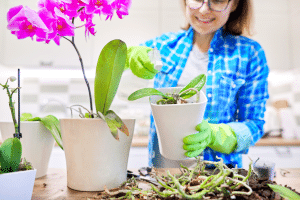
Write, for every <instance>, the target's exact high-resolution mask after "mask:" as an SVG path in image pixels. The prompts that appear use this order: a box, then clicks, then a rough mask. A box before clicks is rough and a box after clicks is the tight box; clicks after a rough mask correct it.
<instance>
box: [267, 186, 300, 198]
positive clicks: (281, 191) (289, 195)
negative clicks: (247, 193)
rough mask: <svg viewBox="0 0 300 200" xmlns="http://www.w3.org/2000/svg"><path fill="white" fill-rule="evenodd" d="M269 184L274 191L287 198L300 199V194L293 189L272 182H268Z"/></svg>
mask: <svg viewBox="0 0 300 200" xmlns="http://www.w3.org/2000/svg"><path fill="white" fill-rule="evenodd" d="M268 186H269V187H270V188H271V189H272V190H273V191H274V192H278V194H279V195H280V196H281V197H283V198H286V199H288V200H300V196H299V195H298V194H297V193H295V192H293V191H292V190H290V189H288V188H286V187H283V186H281V185H272V184H268Z"/></svg>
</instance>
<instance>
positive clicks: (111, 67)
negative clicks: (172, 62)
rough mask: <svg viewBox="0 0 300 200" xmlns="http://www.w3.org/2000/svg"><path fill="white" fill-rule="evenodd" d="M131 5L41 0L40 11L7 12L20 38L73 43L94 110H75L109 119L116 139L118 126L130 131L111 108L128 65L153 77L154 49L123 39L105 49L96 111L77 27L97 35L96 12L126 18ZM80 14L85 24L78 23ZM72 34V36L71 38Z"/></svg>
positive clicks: (110, 0)
mask: <svg viewBox="0 0 300 200" xmlns="http://www.w3.org/2000/svg"><path fill="white" fill-rule="evenodd" d="M130 6H131V0H39V1H38V9H39V10H38V11H37V12H36V11H34V10H32V9H30V8H29V7H27V6H25V7H24V6H22V5H20V6H16V7H13V8H11V9H10V10H9V11H8V13H7V20H8V26H7V27H8V29H9V30H10V31H11V33H12V34H14V35H16V36H17V38H18V39H24V38H27V37H31V39H32V40H33V38H34V37H35V38H36V41H37V42H45V43H46V44H48V43H49V42H50V41H51V40H53V41H54V42H55V43H56V44H57V45H60V39H61V38H63V39H66V40H68V41H69V42H70V43H71V44H72V45H73V47H74V48H75V50H76V52H77V55H78V57H79V61H80V64H81V69H82V73H83V77H84V80H85V83H86V85H87V89H88V93H89V101H90V110H89V109H86V108H84V107H83V106H81V105H74V106H78V107H79V108H78V110H76V109H74V106H71V107H70V108H71V114H72V109H73V110H76V111H78V112H79V113H80V115H79V116H81V117H86V118H94V117H98V118H102V119H103V120H104V121H106V122H107V124H108V126H109V128H110V130H111V133H112V135H113V136H114V137H115V138H116V139H118V138H119V137H118V131H117V130H118V129H119V130H120V131H122V132H124V133H125V134H126V135H128V131H127V127H126V125H125V124H124V123H123V121H122V120H121V119H120V117H119V116H118V115H117V114H116V113H115V112H113V111H112V110H109V107H110V105H111V103H112V101H113V99H114V96H115V94H116V91H117V88H118V86H119V82H120V79H121V76H122V73H123V71H124V70H125V69H127V68H130V69H131V71H132V72H133V73H134V74H135V75H137V76H138V77H140V78H144V79H151V78H153V77H154V76H155V74H156V73H157V72H158V70H156V69H155V68H154V64H153V61H152V60H150V58H149V57H145V55H147V54H148V53H150V52H152V51H151V50H152V49H151V48H148V47H129V48H128V49H127V46H126V44H125V43H124V42H123V41H121V40H113V41H111V42H109V43H108V44H107V45H106V46H105V47H104V48H103V49H102V51H101V53H100V56H99V59H98V63H97V69H96V77H95V91H94V93H95V95H94V96H95V102H96V112H93V103H92V96H91V90H90V86H89V82H88V80H87V78H86V76H85V71H84V65H83V60H82V58H81V55H80V53H79V51H78V49H77V47H76V45H75V41H74V34H75V33H74V30H75V29H77V28H82V27H84V28H85V36H86V37H88V36H89V35H90V34H92V35H95V34H96V31H95V29H94V26H95V24H93V21H92V20H93V17H94V15H99V16H106V20H108V19H112V17H113V15H114V13H116V14H117V16H118V17H119V18H120V19H122V18H123V16H124V15H128V10H129V8H130ZM76 18H79V20H80V21H81V22H83V24H82V25H80V26H75V25H74V23H75V19H76ZM69 36H70V37H71V39H70V38H68V37H69ZM129 55H130V56H129ZM148 55H149V54H148ZM133 57H136V58H137V57H138V59H136V60H138V62H141V63H142V64H137V62H136V61H135V59H132V58H133ZM156 57H157V56H156ZM149 63H150V64H149ZM81 108H83V109H85V110H86V111H87V113H83V112H82V111H81Z"/></svg>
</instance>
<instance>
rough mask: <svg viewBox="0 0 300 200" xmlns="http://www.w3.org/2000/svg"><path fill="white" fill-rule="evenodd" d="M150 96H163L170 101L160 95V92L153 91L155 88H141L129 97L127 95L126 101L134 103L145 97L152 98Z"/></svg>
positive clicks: (162, 94)
mask: <svg viewBox="0 0 300 200" xmlns="http://www.w3.org/2000/svg"><path fill="white" fill-rule="evenodd" d="M152 95H160V96H163V97H165V98H167V99H170V97H169V96H167V95H165V94H164V93H162V92H161V91H159V90H157V89H155V88H143V89H139V90H137V91H135V92H133V93H132V94H131V95H129V97H128V100H129V101H134V100H137V99H140V98H143V97H147V96H152Z"/></svg>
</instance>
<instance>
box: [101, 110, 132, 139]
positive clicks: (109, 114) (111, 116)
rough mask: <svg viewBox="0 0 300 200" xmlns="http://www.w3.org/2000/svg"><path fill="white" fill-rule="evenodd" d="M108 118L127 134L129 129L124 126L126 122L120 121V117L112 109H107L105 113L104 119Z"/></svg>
mask: <svg viewBox="0 0 300 200" xmlns="http://www.w3.org/2000/svg"><path fill="white" fill-rule="evenodd" d="M107 119H109V120H110V121H111V123H114V125H115V126H116V127H117V129H119V130H120V131H121V132H123V133H125V134H126V135H127V136H129V131H128V128H127V126H126V124H125V123H124V122H123V121H122V119H121V118H120V117H119V116H118V115H117V114H116V113H115V112H114V111H112V110H108V111H107V113H106V115H105V120H107Z"/></svg>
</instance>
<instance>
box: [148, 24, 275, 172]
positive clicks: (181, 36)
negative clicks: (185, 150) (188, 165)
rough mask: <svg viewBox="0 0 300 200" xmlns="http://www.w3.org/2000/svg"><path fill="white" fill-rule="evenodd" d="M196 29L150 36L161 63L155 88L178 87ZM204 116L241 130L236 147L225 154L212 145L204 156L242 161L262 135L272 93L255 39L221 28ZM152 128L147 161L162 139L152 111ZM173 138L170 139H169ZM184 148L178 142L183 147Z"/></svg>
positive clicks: (215, 40)
mask: <svg viewBox="0 0 300 200" xmlns="http://www.w3.org/2000/svg"><path fill="white" fill-rule="evenodd" d="M193 35H194V31H193V29H192V28H190V29H189V30H187V31H185V30H181V31H179V32H177V33H166V34H163V35H162V36H159V37H157V38H155V39H152V40H149V41H147V42H146V43H145V44H143V45H145V46H148V47H151V48H154V47H156V48H157V49H158V50H159V51H160V54H161V58H162V62H163V67H162V69H161V71H160V72H159V73H158V74H157V75H156V76H155V79H154V88H161V87H176V86H177V82H178V80H179V78H180V76H181V73H182V71H183V69H184V67H185V65H186V61H187V58H188V56H189V53H190V51H191V50H192V46H193ZM208 56H209V61H208V69H207V82H206V96H207V98H208V102H207V106H206V111H205V114H204V119H206V120H208V122H209V123H225V124H228V125H229V126H230V127H231V128H232V129H233V130H234V132H235V134H236V136H237V141H238V142H237V148H236V150H235V151H234V152H232V153H231V154H222V153H219V152H216V151H214V150H212V149H210V148H206V149H205V150H204V152H203V156H204V159H205V160H211V161H218V159H217V158H216V156H218V157H221V158H223V160H224V163H226V164H231V165H232V166H235V165H236V164H237V165H238V167H242V154H246V153H247V152H248V150H249V147H250V146H253V145H255V143H256V142H257V141H258V140H259V139H260V138H261V137H262V136H263V125H264V112H265V104H266V101H267V99H268V97H269V94H268V82H267V77H268V74H269V68H268V65H267V61H266V57H265V53H264V51H263V49H262V47H261V46H260V45H259V44H258V43H257V42H255V41H253V40H251V39H249V38H246V37H243V36H233V35H230V34H225V33H223V28H221V29H219V30H218V31H217V32H216V33H215V35H214V37H213V39H212V41H211V45H210V49H209V51H208ZM150 118H151V125H150V133H149V146H148V148H149V166H156V165H157V164H156V163H157V162H159V157H160V156H161V155H160V153H159V147H158V139H157V134H156V129H155V123H154V119H153V116H152V115H151V116H150ZM170 142H171V141H170ZM179 148H180V147H179Z"/></svg>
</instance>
